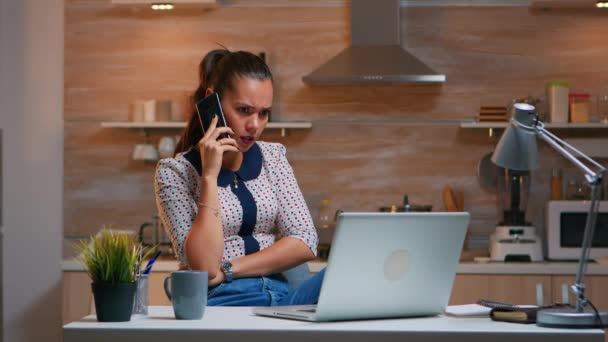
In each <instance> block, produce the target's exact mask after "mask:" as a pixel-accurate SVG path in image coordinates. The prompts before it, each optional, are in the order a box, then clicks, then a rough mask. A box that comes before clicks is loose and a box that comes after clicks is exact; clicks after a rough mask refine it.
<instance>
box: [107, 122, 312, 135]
mask: <svg viewBox="0 0 608 342" xmlns="http://www.w3.org/2000/svg"><path fill="white" fill-rule="evenodd" d="M101 127H103V128H132V129H143V130H147V129H166V128H170V129H173V128H184V127H186V122H184V121H157V122H134V121H104V122H102V123H101ZM311 128H312V122H308V121H284V122H269V123H268V124H267V125H266V129H280V130H281V136H282V137H284V136H285V134H286V130H287V129H311Z"/></svg>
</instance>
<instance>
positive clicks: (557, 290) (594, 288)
mask: <svg viewBox="0 0 608 342" xmlns="http://www.w3.org/2000/svg"><path fill="white" fill-rule="evenodd" d="M551 278H552V280H551V284H552V286H553V302H556V303H561V302H562V287H563V285H564V284H566V286H567V287H570V285H572V284H574V280H575V277H574V276H563V275H555V276H552V277H551ZM583 283H584V284H585V286H586V289H585V296H586V297H587V298H589V300H591V302H592V303H593V305H595V307H596V308H597V309H598V310H603V311H606V310H608V276H589V277H585V278H583ZM569 302H570V303H572V304H574V303H575V299H574V297H573V296H572V294H570V296H569Z"/></svg>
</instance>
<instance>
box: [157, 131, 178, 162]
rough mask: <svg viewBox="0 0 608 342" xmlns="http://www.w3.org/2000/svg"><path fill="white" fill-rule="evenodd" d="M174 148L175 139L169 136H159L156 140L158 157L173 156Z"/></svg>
mask: <svg viewBox="0 0 608 342" xmlns="http://www.w3.org/2000/svg"><path fill="white" fill-rule="evenodd" d="M174 150H175V139H174V138H173V137H170V136H166V137H162V138H160V140H159V142H158V155H159V157H160V158H171V157H173V151H174Z"/></svg>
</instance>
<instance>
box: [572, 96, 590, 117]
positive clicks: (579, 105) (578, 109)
mask: <svg viewBox="0 0 608 342" xmlns="http://www.w3.org/2000/svg"><path fill="white" fill-rule="evenodd" d="M568 98H569V99H570V101H569V102H570V122H573V123H586V122H589V112H590V110H589V108H590V107H591V101H590V100H591V95H589V94H570V95H569V96H568Z"/></svg>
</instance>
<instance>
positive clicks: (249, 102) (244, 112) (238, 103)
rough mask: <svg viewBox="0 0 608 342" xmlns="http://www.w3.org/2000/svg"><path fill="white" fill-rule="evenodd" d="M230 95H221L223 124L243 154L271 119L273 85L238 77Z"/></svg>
mask: <svg viewBox="0 0 608 342" xmlns="http://www.w3.org/2000/svg"><path fill="white" fill-rule="evenodd" d="M233 86H234V87H233V88H234V89H233V90H232V91H226V92H225V93H224V94H223V95H222V109H223V110H224V115H225V116H226V123H227V124H228V126H230V128H232V130H233V131H234V135H233V138H234V140H236V143H237V144H238V148H239V150H240V151H241V152H246V151H247V150H249V148H251V146H253V144H254V143H255V141H256V140H257V139H258V138H259V137H260V135H261V134H262V132H263V131H264V128H265V127H266V124H267V123H268V117H269V116H270V111H271V106H272V81H270V80H263V81H259V80H256V79H253V78H251V77H237V78H236V79H235V80H234V84H233Z"/></svg>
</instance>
